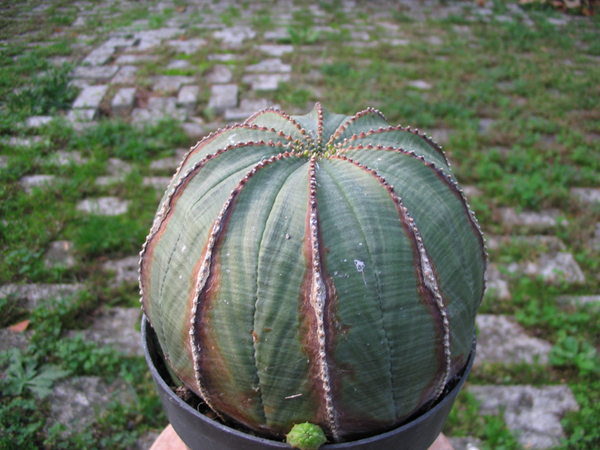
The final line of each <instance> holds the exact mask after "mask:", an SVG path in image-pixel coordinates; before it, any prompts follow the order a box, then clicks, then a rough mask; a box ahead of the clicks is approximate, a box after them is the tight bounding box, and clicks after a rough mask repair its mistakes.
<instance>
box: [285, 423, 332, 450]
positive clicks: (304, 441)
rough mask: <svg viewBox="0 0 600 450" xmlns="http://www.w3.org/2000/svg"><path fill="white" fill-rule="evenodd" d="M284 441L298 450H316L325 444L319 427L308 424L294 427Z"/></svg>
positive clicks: (325, 439)
mask: <svg viewBox="0 0 600 450" xmlns="http://www.w3.org/2000/svg"><path fill="white" fill-rule="evenodd" d="M286 440H287V443H288V444H290V445H291V446H292V447H295V448H299V449H300V450H317V449H318V448H319V447H320V446H321V445H323V444H324V443H325V442H327V438H326V437H325V433H323V430H322V429H321V427H320V426H319V425H315V424H312V423H309V422H306V423H299V424H296V425H294V426H293V427H292V429H291V430H290V432H289V433H288V434H287V436H286Z"/></svg>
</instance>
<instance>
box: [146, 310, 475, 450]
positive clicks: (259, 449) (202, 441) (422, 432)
mask: <svg viewBox="0 0 600 450" xmlns="http://www.w3.org/2000/svg"><path fill="white" fill-rule="evenodd" d="M156 342H157V341H156V339H155V334H154V330H153V329H152V327H151V326H150V324H149V323H148V321H147V320H146V316H144V317H143V318H142V344H143V347H144V354H145V355H146V362H147V363H148V366H149V367H150V372H151V373H152V377H153V378H154V383H155V384H156V387H157V388H158V392H159V394H160V398H161V400H162V403H163V407H164V409H165V412H166V414H167V417H168V419H169V422H171V425H173V428H174V429H175V431H176V432H177V434H178V435H179V437H180V438H181V440H182V441H183V442H184V443H185V444H186V445H187V446H188V447H189V448H190V449H191V450H270V449H284V448H287V449H289V448H291V447H290V446H289V445H288V444H286V443H284V442H279V441H273V440H270V439H263V438H260V437H256V436H253V435H250V434H247V433H244V432H242V431H239V430H235V429H233V428H230V427H228V426H226V425H223V424H221V423H219V422H216V421H214V420H212V419H210V418H208V417H207V416H205V415H204V414H202V413H200V412H198V411H196V410H195V409H194V408H192V407H191V406H189V405H188V404H187V403H185V402H184V401H183V400H181V399H180V398H179V397H178V396H177V395H176V394H175V393H174V392H173V391H172V390H171V388H170V387H169V386H168V385H167V383H166V382H165V377H168V376H169V375H168V373H166V371H164V370H161V372H164V373H162V374H161V373H159V368H160V367H161V366H162V365H163V363H162V356H161V355H160V353H159V352H160V350H159V349H158V348H157V344H156ZM474 359H475V343H473V349H472V350H471V354H470V355H469V361H468V362H467V367H466V369H465V371H464V373H463V376H462V378H461V379H460V381H459V382H458V383H457V384H456V386H454V388H453V389H452V390H451V391H450V392H448V394H447V395H446V396H445V397H444V398H443V399H442V400H441V401H440V402H439V403H437V404H436V405H435V406H434V407H433V408H431V409H430V410H429V411H427V412H426V413H424V414H423V415H421V416H419V417H417V418H416V419H414V420H412V421H411V422H409V423H407V424H405V425H402V426H401V427H398V428H396V429H394V430H392V431H388V432H386V433H382V434H379V435H377V436H373V437H369V438H365V439H360V440H357V441H352V442H345V443H341V444H326V445H323V446H322V447H321V448H320V449H322V450H427V449H428V448H429V446H431V444H432V443H433V441H435V439H436V438H437V436H438V435H439V434H440V432H441V431H442V428H443V426H444V423H445V422H446V419H447V418H448V414H450V410H451V409H452V405H453V404H454V400H455V399H456V396H457V395H458V392H459V391H460V389H461V388H462V386H463V384H464V383H465V380H466V379H467V376H468V375H469V372H470V371H471V367H472V365H473V360H474Z"/></svg>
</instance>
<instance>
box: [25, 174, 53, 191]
mask: <svg viewBox="0 0 600 450" xmlns="http://www.w3.org/2000/svg"><path fill="white" fill-rule="evenodd" d="M56 181H57V179H56V177H55V176H54V175H26V176H24V177H22V178H21V179H20V180H19V184H20V185H21V187H22V188H23V190H24V191H25V192H27V193H28V194H31V193H33V190H34V189H36V188H41V187H48V186H51V185H52V184H54V183H55V182H56Z"/></svg>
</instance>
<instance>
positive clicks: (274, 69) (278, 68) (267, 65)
mask: <svg viewBox="0 0 600 450" xmlns="http://www.w3.org/2000/svg"><path fill="white" fill-rule="evenodd" d="M246 72H251V73H261V72H264V73H291V72H292V66H291V65H289V64H284V63H283V62H282V61H281V58H271V59H265V60H263V61H261V62H259V63H256V64H251V65H249V66H246Z"/></svg>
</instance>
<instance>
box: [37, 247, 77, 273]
mask: <svg viewBox="0 0 600 450" xmlns="http://www.w3.org/2000/svg"><path fill="white" fill-rule="evenodd" d="M76 263H77V262H76V260H75V245H74V244H73V242H71V241H54V242H51V243H50V248H48V250H47V251H46V253H45V255H44V265H45V266H46V267H48V268H51V269H52V268H60V267H63V268H67V269H68V268H70V267H74V266H75V264H76Z"/></svg>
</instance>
